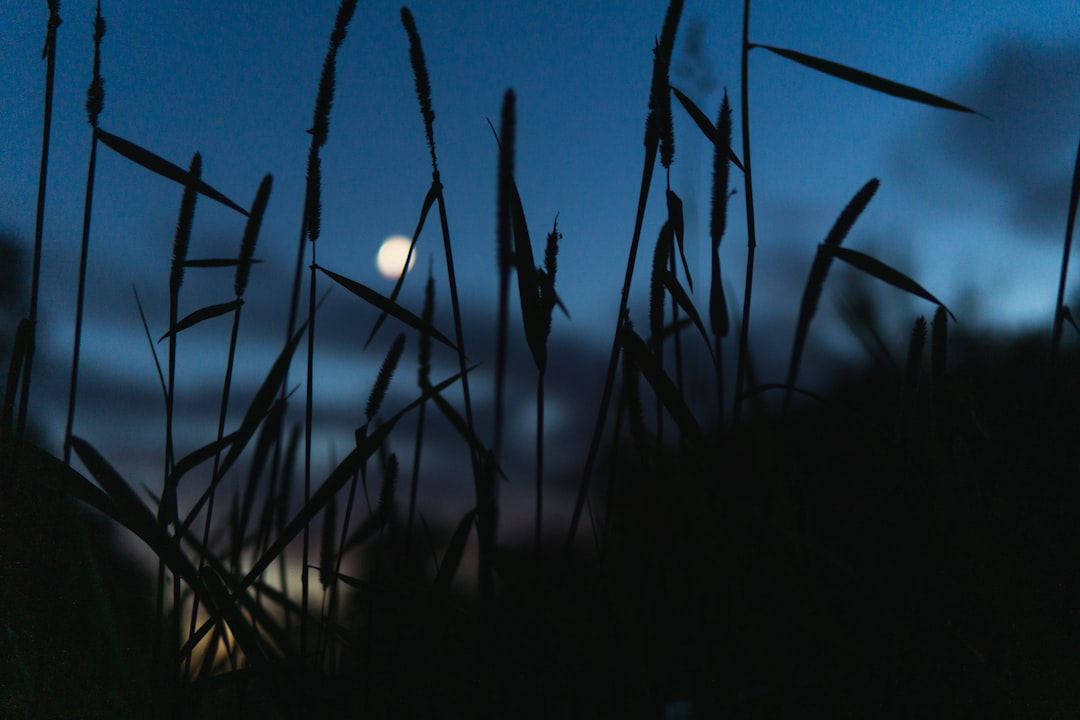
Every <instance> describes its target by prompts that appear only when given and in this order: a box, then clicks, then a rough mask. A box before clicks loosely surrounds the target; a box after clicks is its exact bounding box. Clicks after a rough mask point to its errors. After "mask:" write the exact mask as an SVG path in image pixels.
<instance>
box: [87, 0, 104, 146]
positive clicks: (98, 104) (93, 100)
mask: <svg viewBox="0 0 1080 720" xmlns="http://www.w3.org/2000/svg"><path fill="white" fill-rule="evenodd" d="M103 37H105V18H103V17H101V0H98V4H97V14H96V15H95V17H94V75H93V79H92V80H91V81H90V87H89V88H87V90H86V113H87V115H88V116H89V118H90V125H91V126H93V127H97V125H98V116H99V115H101V111H102V109H104V107H105V80H104V79H102V77H101V39H102V38H103Z"/></svg>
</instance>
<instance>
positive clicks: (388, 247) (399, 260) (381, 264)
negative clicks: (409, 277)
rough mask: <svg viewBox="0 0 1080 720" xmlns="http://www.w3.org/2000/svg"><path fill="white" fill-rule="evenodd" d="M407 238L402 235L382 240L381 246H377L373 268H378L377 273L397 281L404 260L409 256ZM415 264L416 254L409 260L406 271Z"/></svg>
mask: <svg viewBox="0 0 1080 720" xmlns="http://www.w3.org/2000/svg"><path fill="white" fill-rule="evenodd" d="M410 242H411V241H410V240H409V238H407V237H405V236H403V235H391V236H390V237H388V238H386V239H385V240H383V242H382V245H380V246H379V252H378V254H377V255H376V256H375V266H376V267H377V268H379V273H380V274H381V275H382V276H383V277H385V278H387V279H389V280H397V279H398V277H400V276H401V269H402V268H403V267H405V258H406V257H407V256H408V254H409V244H410ZM415 264H416V253H415V252H414V253H413V256H412V257H411V258H409V267H408V268H406V271H408V270H412V267H413V265H415Z"/></svg>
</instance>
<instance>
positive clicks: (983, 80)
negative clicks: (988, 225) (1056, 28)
mask: <svg viewBox="0 0 1080 720" xmlns="http://www.w3.org/2000/svg"><path fill="white" fill-rule="evenodd" d="M945 94H946V96H947V97H949V98H951V99H956V100H958V101H960V102H962V103H964V104H966V105H967V106H968V107H972V108H974V109H976V110H978V111H979V112H981V113H983V114H985V115H987V116H988V117H989V118H990V119H989V120H986V119H983V118H978V117H971V118H957V116H956V115H955V114H952V113H935V114H934V116H933V120H931V121H930V123H929V124H928V125H927V126H925V127H924V128H922V129H921V130H920V131H919V133H918V135H919V137H918V138H916V139H915V140H914V141H913V139H912V138H911V137H906V138H903V142H902V143H901V144H900V146H899V152H900V153H910V152H911V148H920V150H919V154H920V156H922V155H923V154H924V153H925V155H926V156H929V157H930V158H932V159H936V160H938V161H939V162H940V165H941V166H939V167H937V168H935V172H939V173H940V175H939V177H938V178H937V179H936V180H935V179H933V178H926V177H916V178H912V179H913V180H915V181H916V182H917V183H918V184H920V185H923V186H924V187H932V188H933V190H934V192H937V191H938V190H942V191H945V192H946V193H947V194H946V196H945V197H948V198H956V197H957V196H958V195H960V193H963V192H971V191H972V186H971V185H968V186H967V187H966V188H965V184H966V183H967V182H968V181H972V180H973V181H975V183H980V184H982V187H983V188H985V189H986V190H988V191H992V192H994V193H996V194H997V195H998V197H1000V199H1001V200H1002V203H1001V206H1000V207H1001V214H1002V216H1003V217H1002V219H1003V220H1005V221H1006V222H1007V223H1009V225H1010V226H1011V227H1012V229H1013V230H1015V231H1019V232H1022V233H1024V234H1025V235H1028V236H1032V237H1037V238H1039V239H1045V240H1050V239H1055V240H1056V239H1058V238H1060V234H1061V230H1062V228H1063V226H1064V219H1065V211H1066V208H1067V203H1068V197H1069V187H1070V184H1071V180H1072V172H1073V162H1074V158H1075V155H1076V142H1077V135H1078V133H1080V42H1078V41H1077V40H1075V39H1070V40H1068V41H1061V42H1056V43H1048V42H1045V41H1037V40H1035V39H1034V38H1030V37H1025V36H1020V35H1008V36H999V37H997V38H996V39H994V40H993V41H992V42H991V43H990V44H989V45H988V47H987V48H986V49H985V51H984V52H983V54H982V57H981V59H980V60H979V61H978V63H977V64H976V65H975V67H974V68H972V70H971V71H970V72H969V73H967V74H966V75H965V76H964V77H962V78H960V79H959V81H958V82H956V83H955V84H954V85H953V86H952V87H951V88H950V89H949V91H948V92H947V93H945ZM909 172H910V170H909ZM928 179H929V180H931V182H930V183H929V184H926V183H925V181H926V180H928ZM950 190H951V192H950ZM976 192H977V190H976Z"/></svg>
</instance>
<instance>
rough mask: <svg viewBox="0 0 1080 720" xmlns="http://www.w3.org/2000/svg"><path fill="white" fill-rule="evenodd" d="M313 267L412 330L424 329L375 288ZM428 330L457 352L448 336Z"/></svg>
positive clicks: (415, 319)
mask: <svg viewBox="0 0 1080 720" xmlns="http://www.w3.org/2000/svg"><path fill="white" fill-rule="evenodd" d="M315 268H316V269H317V270H321V271H322V273H323V274H324V275H326V276H327V277H329V278H330V279H331V280H333V281H334V282H336V283H337V284H338V285H340V286H341V287H343V288H345V289H346V290H348V291H349V292H351V293H352V294H353V295H355V296H356V297H358V298H360V299H361V300H363V301H365V302H367V303H368V304H370V305H374V306H375V307H376V308H378V309H379V310H381V311H383V312H385V313H386V314H387V315H390V316H391V317H393V318H396V319H397V320H400V321H401V322H403V323H405V324H406V325H408V326H409V327H411V328H413V329H414V330H417V331H421V332H423V331H424V321H423V320H421V319H420V318H418V317H417V316H416V315H414V314H413V313H411V312H410V311H408V310H406V309H405V308H403V307H401V306H400V305H398V304H397V303H396V302H394V301H393V300H391V299H390V298H388V297H386V296H385V295H382V294H381V293H378V292H376V291H375V290H372V289H371V288H369V287H368V286H367V285H364V284H363V283H359V282H357V281H355V280H350V279H349V278H347V277H344V276H343V275H338V274H337V273H335V272H332V271H330V270H327V269H326V268H324V267H322V266H321V265H316V266H315ZM428 332H430V333H431V337H433V338H435V339H436V340H438V341H439V342H441V343H442V344H444V345H446V346H447V347H448V348H450V349H451V350H453V351H454V352H457V346H456V345H454V343H452V342H450V338H448V337H446V336H445V335H443V334H442V333H441V332H439V331H438V330H436V329H435V328H434V327H429V328H428Z"/></svg>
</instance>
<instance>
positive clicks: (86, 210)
mask: <svg viewBox="0 0 1080 720" xmlns="http://www.w3.org/2000/svg"><path fill="white" fill-rule="evenodd" d="M97 146H98V142H97V133H96V132H95V133H94V136H93V139H92V140H91V141H90V166H89V168H88V169H87V171H86V199H85V201H84V203H83V227H82V245H81V247H80V248H79V288H78V291H77V296H76V299H75V339H74V341H73V342H72V350H71V384H70V386H69V389H68V412H67V424H66V425H65V427H64V464H65V465H70V464H71V433H72V429H73V427H74V425H75V399H76V398H77V397H78V389H79V354H80V350H81V348H82V324H83V308H84V306H85V302H84V301H85V297H86V264H87V256H88V255H89V252H90V216H91V210H92V208H93V204H94V176H95V174H96V172H97Z"/></svg>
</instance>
